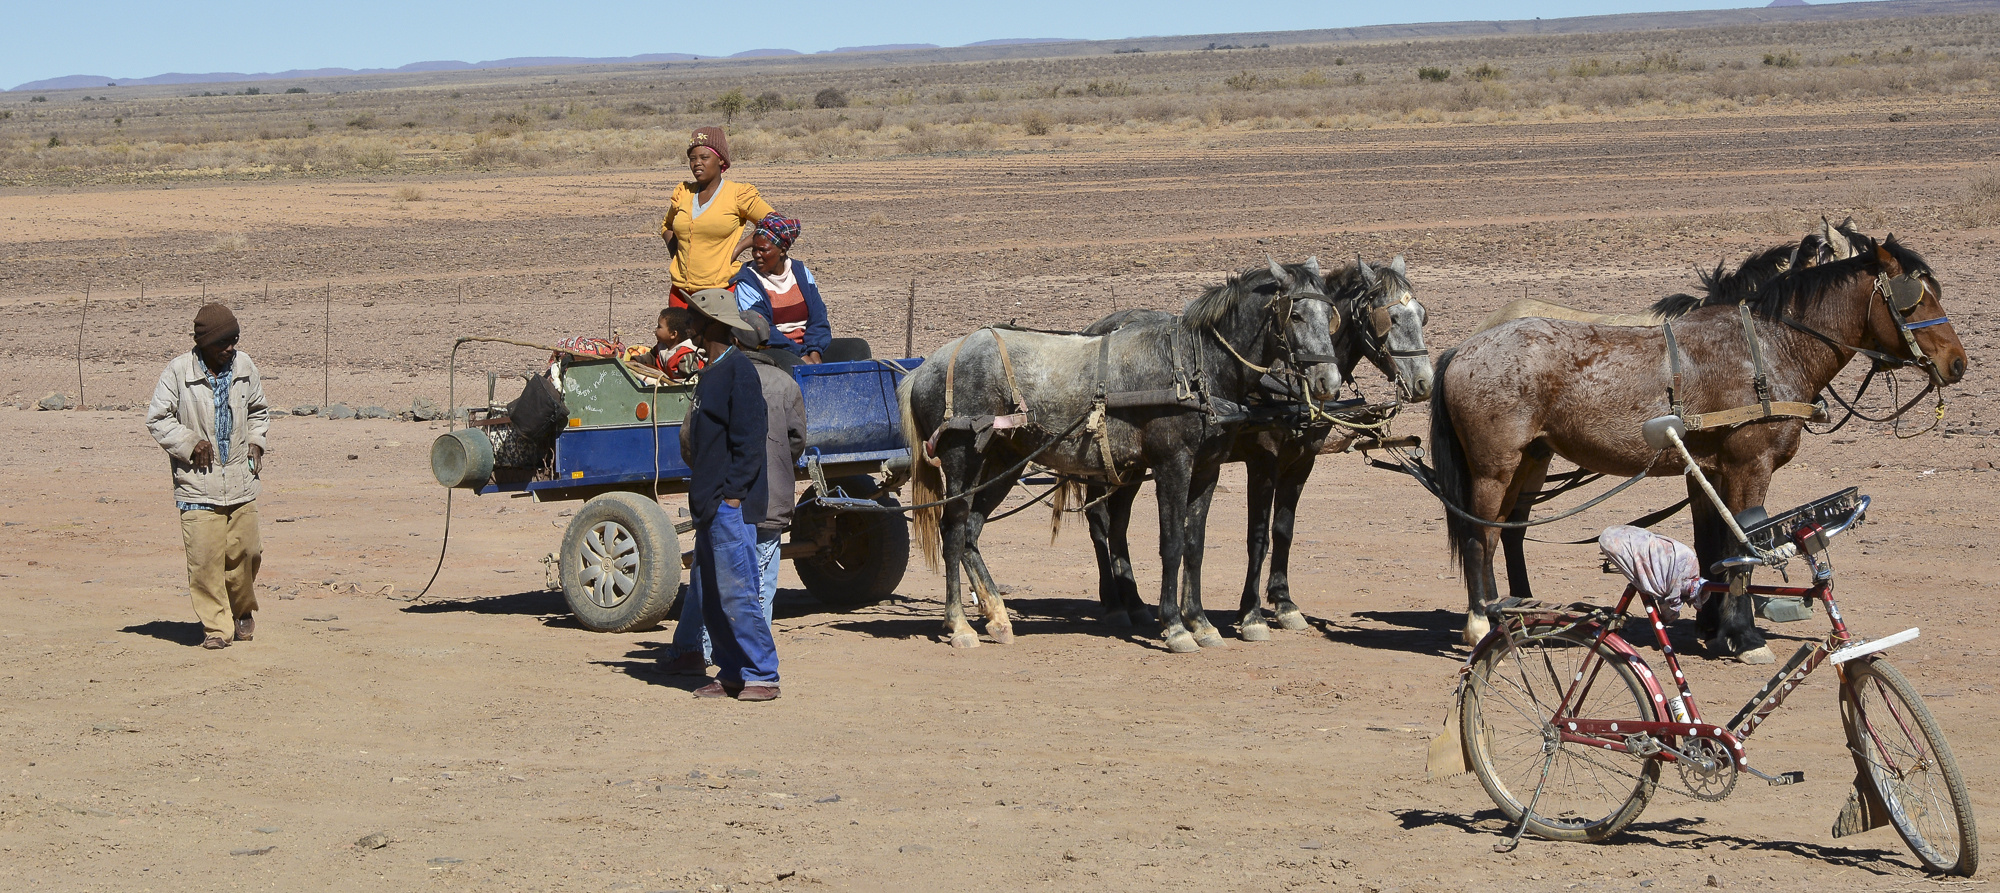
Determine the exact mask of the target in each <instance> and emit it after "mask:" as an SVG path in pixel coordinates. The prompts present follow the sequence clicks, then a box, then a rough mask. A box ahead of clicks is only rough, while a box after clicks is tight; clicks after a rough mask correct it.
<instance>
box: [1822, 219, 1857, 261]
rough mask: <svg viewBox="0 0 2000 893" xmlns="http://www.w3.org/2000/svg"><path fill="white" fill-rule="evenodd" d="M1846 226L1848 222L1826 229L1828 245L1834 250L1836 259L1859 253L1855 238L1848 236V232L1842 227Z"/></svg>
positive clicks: (1844, 258) (1843, 258)
mask: <svg viewBox="0 0 2000 893" xmlns="http://www.w3.org/2000/svg"><path fill="white" fill-rule="evenodd" d="M1849 219H1850V220H1851V219H1853V218H1849ZM1844 226H1846V224H1841V226H1836V227H1832V228H1830V229H1828V230H1827V231H1826V247H1827V248H1828V249H1830V250H1831V251H1832V252H1833V259H1834V260H1846V259H1848V258H1850V257H1853V256H1854V255H1855V254H1856V253H1857V252H1856V247H1855V244H1854V240H1853V239H1850V238H1848V237H1847V232H1846V231H1845V230H1844V229H1842V228H1841V227H1844Z"/></svg>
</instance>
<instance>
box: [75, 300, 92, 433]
mask: <svg viewBox="0 0 2000 893" xmlns="http://www.w3.org/2000/svg"><path fill="white" fill-rule="evenodd" d="M89 316H90V283H88V282H85V283H84V284H83V306H82V307H80V308H78V309H77V312H76V410H77V411H78V412H82V411H83V321H84V320H85V319H88V318H89Z"/></svg>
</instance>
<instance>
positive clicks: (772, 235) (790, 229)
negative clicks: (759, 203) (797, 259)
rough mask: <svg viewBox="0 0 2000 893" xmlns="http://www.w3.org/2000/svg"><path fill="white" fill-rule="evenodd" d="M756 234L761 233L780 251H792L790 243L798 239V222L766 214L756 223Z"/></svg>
mask: <svg viewBox="0 0 2000 893" xmlns="http://www.w3.org/2000/svg"><path fill="white" fill-rule="evenodd" d="M757 232H759V233H762V234H763V235H764V237H765V238H768V239H770V240H771V241H772V243H774V244H776V245H777V246H778V248H779V249H780V250H782V251H790V250H792V243H793V242H796V241H798V238H799V222H798V221H797V220H794V219H792V218H790V217H781V216H779V215H777V214H767V215H765V216H764V219H762V220H759V221H757Z"/></svg>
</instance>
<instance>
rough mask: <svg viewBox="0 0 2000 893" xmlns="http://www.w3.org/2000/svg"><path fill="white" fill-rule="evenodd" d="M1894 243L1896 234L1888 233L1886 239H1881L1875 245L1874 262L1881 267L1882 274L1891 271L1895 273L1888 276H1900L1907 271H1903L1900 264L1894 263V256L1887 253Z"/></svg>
mask: <svg viewBox="0 0 2000 893" xmlns="http://www.w3.org/2000/svg"><path fill="white" fill-rule="evenodd" d="M1895 241H1896V234H1895V233H1890V234H1889V237H1888V238H1886V239H1883V240H1882V241H1881V242H1879V243H1876V245H1875V261H1876V262H1877V263H1880V264H1881V265H1882V268H1883V271H1884V272H1887V271H1888V270H1891V269H1893V270H1895V271H1896V272H1895V273H1892V274H1890V275H1896V276H1900V275H1902V274H1903V273H1906V272H1908V271H1907V270H1904V269H1903V265H1902V264H1899V263H1897V262H1896V255H1895V254H1894V253H1892V252H1890V251H1889V246H1890V245H1892V244H1894V243H1895Z"/></svg>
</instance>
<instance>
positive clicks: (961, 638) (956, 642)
mask: <svg viewBox="0 0 2000 893" xmlns="http://www.w3.org/2000/svg"><path fill="white" fill-rule="evenodd" d="M951 647H953V648H978V647H979V636H978V635H976V634H974V633H959V634H957V635H954V636H952V637H951Z"/></svg>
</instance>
